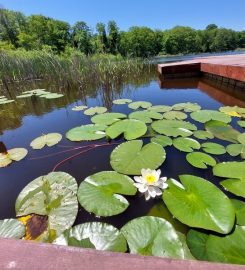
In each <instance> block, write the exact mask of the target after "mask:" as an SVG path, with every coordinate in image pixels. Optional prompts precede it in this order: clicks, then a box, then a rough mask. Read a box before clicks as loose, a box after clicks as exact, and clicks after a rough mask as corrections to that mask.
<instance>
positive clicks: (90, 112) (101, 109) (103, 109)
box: [84, 106, 107, 115]
mask: <svg viewBox="0 0 245 270" xmlns="http://www.w3.org/2000/svg"><path fill="white" fill-rule="evenodd" d="M106 111H107V108H106V107H98V106H96V107H91V108H88V109H87V110H85V111H84V114H86V115H95V114H102V113H105V112H106Z"/></svg>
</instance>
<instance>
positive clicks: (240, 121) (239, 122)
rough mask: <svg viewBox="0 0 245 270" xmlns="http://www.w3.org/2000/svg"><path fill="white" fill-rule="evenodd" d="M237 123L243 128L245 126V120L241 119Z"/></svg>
mask: <svg viewBox="0 0 245 270" xmlns="http://www.w3.org/2000/svg"><path fill="white" fill-rule="evenodd" d="M237 124H238V125H239V126H240V127H242V128H245V120H239V121H237Z"/></svg>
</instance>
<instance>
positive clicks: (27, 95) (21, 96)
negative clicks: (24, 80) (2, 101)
mask: <svg viewBox="0 0 245 270" xmlns="http://www.w3.org/2000/svg"><path fill="white" fill-rule="evenodd" d="M32 96H34V94H32V93H29V94H22V95H19V96H16V98H27V97H32Z"/></svg>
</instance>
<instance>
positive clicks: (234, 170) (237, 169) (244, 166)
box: [213, 161, 245, 179]
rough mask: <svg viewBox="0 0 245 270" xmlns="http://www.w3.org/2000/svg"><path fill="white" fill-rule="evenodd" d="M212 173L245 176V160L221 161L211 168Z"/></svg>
mask: <svg viewBox="0 0 245 270" xmlns="http://www.w3.org/2000/svg"><path fill="white" fill-rule="evenodd" d="M213 174H214V175H216V176H219V177H224V178H237V179H243V178H245V161H242V162H237V161H231V162H222V163H219V164H217V165H216V166H215V167H214V168H213Z"/></svg>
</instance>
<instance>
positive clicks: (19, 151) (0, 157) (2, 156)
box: [0, 148, 28, 168]
mask: <svg viewBox="0 0 245 270" xmlns="http://www.w3.org/2000/svg"><path fill="white" fill-rule="evenodd" d="M27 154H28V151H27V150H26V149H25V148H13V149H10V150H8V152H7V153H0V168H2V167H6V166H8V165H9V164H11V163H12V162H13V161H20V160H22V159H23V158H25V156H26V155H27Z"/></svg>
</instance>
